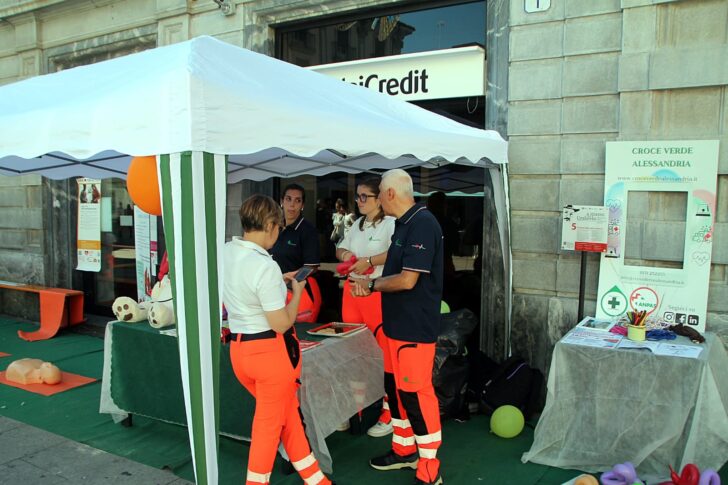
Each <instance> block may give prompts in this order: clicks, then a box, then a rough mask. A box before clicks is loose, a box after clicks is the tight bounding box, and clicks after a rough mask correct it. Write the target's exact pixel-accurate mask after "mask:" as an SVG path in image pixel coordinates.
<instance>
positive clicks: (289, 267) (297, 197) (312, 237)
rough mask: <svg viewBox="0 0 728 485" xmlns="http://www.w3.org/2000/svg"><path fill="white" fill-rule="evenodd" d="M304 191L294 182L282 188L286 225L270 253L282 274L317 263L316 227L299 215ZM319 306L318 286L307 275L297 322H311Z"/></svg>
mask: <svg viewBox="0 0 728 485" xmlns="http://www.w3.org/2000/svg"><path fill="white" fill-rule="evenodd" d="M305 202H306V193H305V192H304V190H303V187H301V186H300V185H298V184H289V185H287V186H286V187H285V188H284V189H283V197H281V207H282V208H283V217H284V218H285V222H286V227H285V228H284V229H283V230H282V231H281V233H280V234H279V235H278V240H277V241H276V243H275V245H274V246H273V247H272V248H271V250H270V254H271V256H273V260H274V261H275V262H276V263H278V266H280V268H281V272H282V273H283V274H286V273H290V272H291V271H298V270H299V269H301V267H303V266H311V267H313V268H318V266H319V264H321V256H320V252H319V242H318V234H317V233H316V228H315V227H314V226H313V224H311V223H310V222H308V221H307V220H306V219H304V218H303V204H304V203H305ZM320 309H321V290H320V289H319V287H318V284H317V283H316V280H315V279H313V278H310V279H308V284H307V285H306V291H304V292H303V294H302V295H301V303H300V305H299V307H298V317H297V318H296V321H297V322H315V321H316V318H317V317H318V314H319V310H320Z"/></svg>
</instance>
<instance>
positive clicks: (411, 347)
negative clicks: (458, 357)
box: [387, 338, 442, 483]
mask: <svg viewBox="0 0 728 485" xmlns="http://www.w3.org/2000/svg"><path fill="white" fill-rule="evenodd" d="M387 344H388V347H389V348H388V351H389V356H390V358H391V360H392V368H393V372H394V381H395V387H396V389H397V396H398V397H399V402H398V404H399V406H398V407H397V408H396V409H395V407H394V406H392V409H391V411H392V427H393V429H394V433H393V434H392V449H393V450H394V452H395V453H396V454H398V455H400V456H405V455H409V454H412V453H414V452H415V451H417V452H418V453H419V462H418V463H417V478H419V479H420V480H422V481H423V482H425V483H431V482H434V481H435V480H436V479H437V476H438V474H439V471H440V460H438V459H437V450H438V448H439V447H440V444H441V443H442V432H441V428H440V406H439V404H438V402H437V395H435V388H434V386H433V385H432V367H433V365H434V362H435V344H434V343H417V342H404V341H401V340H395V339H393V338H388V339H387Z"/></svg>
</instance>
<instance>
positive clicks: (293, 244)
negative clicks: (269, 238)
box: [286, 239, 296, 246]
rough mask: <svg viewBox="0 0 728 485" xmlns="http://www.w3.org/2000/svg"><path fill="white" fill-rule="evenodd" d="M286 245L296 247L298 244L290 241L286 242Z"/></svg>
mask: <svg viewBox="0 0 728 485" xmlns="http://www.w3.org/2000/svg"><path fill="white" fill-rule="evenodd" d="M286 244H288V245H289V246H295V245H296V243H294V242H293V241H291V240H290V239H289V240H288V241H287V242H286Z"/></svg>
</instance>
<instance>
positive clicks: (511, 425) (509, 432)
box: [490, 405, 525, 438]
mask: <svg viewBox="0 0 728 485" xmlns="http://www.w3.org/2000/svg"><path fill="white" fill-rule="evenodd" d="M524 424H525V420H524V419H523V413H522V412H521V410H520V409H518V408H517V407H515V406H511V405H506V406H501V407H499V408H498V409H496V410H495V412H494V413H493V415H492V416H491V417H490V430H491V431H493V433H495V434H496V435H498V436H500V437H501V438H514V437H516V436H518V435H519V434H520V433H521V431H523V425H524Z"/></svg>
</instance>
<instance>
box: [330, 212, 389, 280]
mask: <svg viewBox="0 0 728 485" xmlns="http://www.w3.org/2000/svg"><path fill="white" fill-rule="evenodd" d="M362 217H363V216H362ZM362 217H360V218H359V219H357V220H356V221H355V222H354V225H353V226H351V229H349V231H348V232H347V233H346V235H345V236H344V239H343V240H342V241H341V243H339V249H346V250H348V251H351V252H352V253H354V254H355V255H356V257H357V258H367V257H369V256H375V255H377V254H380V253H383V252H386V251H387V249H389V244H390V242H391V241H392V234H394V221H395V218H394V217H391V216H384V219H382V220H381V221H379V222H378V223H377V225H376V226H375V225H374V224H372V223H371V222H367V221H366V220H365V221H364V229H363V230H361V229H359V223H360V222H361V219H362ZM382 268H383V266H382V265H379V266H375V267H374V273H372V274H370V275H367V276H368V277H369V278H379V277H380V276H382ZM351 277H352V278H363V276H357V275H356V274H354V273H351Z"/></svg>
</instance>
